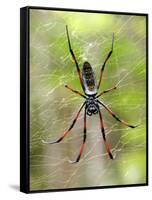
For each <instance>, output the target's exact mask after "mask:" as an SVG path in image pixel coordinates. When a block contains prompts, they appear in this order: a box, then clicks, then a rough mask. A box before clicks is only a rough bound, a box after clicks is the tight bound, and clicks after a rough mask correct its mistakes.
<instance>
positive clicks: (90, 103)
mask: <svg viewBox="0 0 152 200" xmlns="http://www.w3.org/2000/svg"><path fill="white" fill-rule="evenodd" d="M98 110H99V107H98V102H97V100H95V98H94V97H92V96H90V97H88V98H87V100H86V113H87V115H89V116H91V115H92V114H97V113H98Z"/></svg>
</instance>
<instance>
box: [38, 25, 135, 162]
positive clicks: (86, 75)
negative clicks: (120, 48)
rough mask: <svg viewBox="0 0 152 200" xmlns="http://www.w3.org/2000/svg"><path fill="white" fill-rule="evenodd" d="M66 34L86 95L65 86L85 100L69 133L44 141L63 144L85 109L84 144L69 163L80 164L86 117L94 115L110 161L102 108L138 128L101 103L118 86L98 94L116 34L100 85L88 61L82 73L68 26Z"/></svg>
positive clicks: (101, 71) (84, 134)
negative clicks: (106, 94) (102, 97)
mask: <svg viewBox="0 0 152 200" xmlns="http://www.w3.org/2000/svg"><path fill="white" fill-rule="evenodd" d="M66 34H67V41H68V47H69V51H70V54H71V56H72V59H73V61H74V63H75V65H76V69H77V73H78V76H79V80H80V83H81V86H82V89H83V92H84V93H81V92H79V91H76V90H74V89H72V88H71V87H69V86H68V85H65V87H66V88H68V89H69V90H71V91H72V92H74V93H76V94H77V95H79V96H81V97H83V98H84V99H85V101H84V103H83V104H82V105H81V107H80V108H79V111H78V112H77V114H76V116H75V118H74V120H73V122H72V124H71V126H70V127H69V129H68V130H67V131H65V132H64V134H63V135H62V136H61V137H60V138H59V139H57V140H55V141H53V142H48V141H44V140H43V141H42V142H43V143H45V144H55V143H59V142H61V141H62V140H63V139H64V138H65V137H66V136H67V135H68V134H69V133H70V131H71V129H72V128H73V127H74V125H75V123H76V121H77V119H78V117H79V115H80V112H81V111H82V109H83V108H84V130H83V142H82V144H81V147H80V150H79V154H78V156H77V158H76V160H74V161H71V160H70V161H69V162H70V163H77V162H79V160H80V158H81V155H82V152H83V149H84V145H85V142H86V136H87V135H86V133H87V126H86V117H87V115H88V116H92V115H96V114H99V118H100V129H101V133H102V136H103V141H104V144H105V148H106V151H107V153H108V155H109V157H110V159H112V160H113V159H114V157H113V155H112V153H111V150H110V146H109V144H108V142H107V140H106V134H105V128H104V122H103V117H102V114H101V111H100V106H102V107H104V109H105V110H107V112H108V113H109V114H110V115H111V116H112V117H113V118H115V119H116V120H117V121H119V122H120V123H122V124H123V125H126V126H128V127H130V128H135V127H137V126H133V125H130V124H128V123H127V122H125V121H124V120H122V119H120V118H119V117H118V116H117V115H116V114H115V113H114V112H113V111H112V110H111V109H110V108H109V107H108V106H106V105H105V104H104V103H103V102H102V101H100V100H99V99H98V98H99V97H100V96H102V95H104V94H105V93H108V92H111V91H113V90H115V89H116V88H117V86H114V87H112V88H110V89H107V90H104V91H102V92H100V93H98V90H99V88H100V84H101V81H102V77H103V72H104V69H105V66H106V63H107V61H108V59H109V58H110V56H111V54H112V52H113V44H114V33H113V35H112V46H111V50H110V51H109V53H108V55H107V56H106V59H105V61H104V63H103V65H102V66H101V70H100V77H99V81H98V84H97V82H96V78H95V73H94V71H93V69H92V67H91V65H90V63H89V62H88V61H85V62H84V64H83V68H82V72H80V67H79V64H78V62H77V59H76V56H75V54H74V51H73V49H72V47H71V41H70V36H69V31H68V26H67V25H66Z"/></svg>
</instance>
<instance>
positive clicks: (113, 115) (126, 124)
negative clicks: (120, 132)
mask: <svg viewBox="0 0 152 200" xmlns="http://www.w3.org/2000/svg"><path fill="white" fill-rule="evenodd" d="M97 102H98V103H99V104H101V105H102V106H103V107H104V108H105V109H106V110H107V111H108V112H109V114H110V115H111V116H112V117H113V118H115V119H116V120H117V121H118V122H120V123H122V124H124V125H125V126H128V127H130V128H136V127H137V126H138V125H136V126H134V125H131V124H128V123H127V122H125V121H124V120H122V119H120V118H119V117H118V116H117V115H116V114H115V113H114V112H112V110H111V109H110V108H108V106H106V105H105V104H104V103H101V102H100V101H99V100H97Z"/></svg>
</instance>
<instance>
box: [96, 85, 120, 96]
mask: <svg viewBox="0 0 152 200" xmlns="http://www.w3.org/2000/svg"><path fill="white" fill-rule="evenodd" d="M115 89H117V87H116V86H114V87H112V88H109V89H107V90H104V91H102V92H101V93H99V94H98V95H97V96H96V98H98V97H100V96H102V95H103V94H106V93H108V92H111V91H113V90H115Z"/></svg>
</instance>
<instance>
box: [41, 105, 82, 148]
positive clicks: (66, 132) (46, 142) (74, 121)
mask: <svg viewBox="0 0 152 200" xmlns="http://www.w3.org/2000/svg"><path fill="white" fill-rule="evenodd" d="M85 104H86V102H84V103H83V104H82V106H81V107H80V109H79V111H78V113H77V115H76V117H75V118H74V120H73V122H72V124H71V126H70V127H69V129H68V130H67V131H65V132H64V134H63V135H62V136H61V137H60V138H59V139H57V140H56V141H53V142H48V141H45V140H42V142H43V143H44V144H55V143H59V142H61V141H62V140H63V138H64V137H65V136H67V135H68V134H69V133H70V131H71V129H72V128H73V127H74V125H75V123H76V121H77V119H78V117H79V115H80V112H81V110H82V108H83V107H84V105H85Z"/></svg>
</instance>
